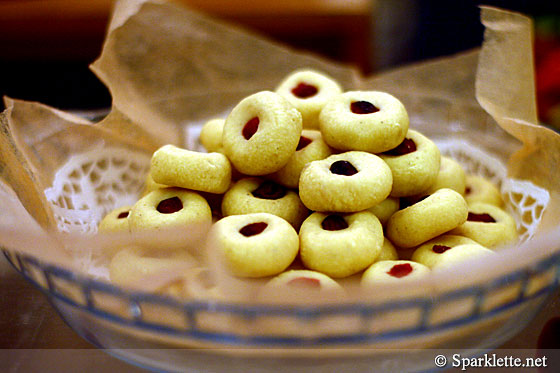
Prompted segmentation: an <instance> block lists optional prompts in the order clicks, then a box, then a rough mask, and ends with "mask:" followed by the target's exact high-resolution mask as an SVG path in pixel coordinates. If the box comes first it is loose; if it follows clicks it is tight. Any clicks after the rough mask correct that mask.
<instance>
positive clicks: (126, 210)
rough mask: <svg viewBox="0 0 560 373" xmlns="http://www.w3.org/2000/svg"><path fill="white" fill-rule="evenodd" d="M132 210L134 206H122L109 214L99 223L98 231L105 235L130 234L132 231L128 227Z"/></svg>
mask: <svg viewBox="0 0 560 373" xmlns="http://www.w3.org/2000/svg"><path fill="white" fill-rule="evenodd" d="M131 209H132V206H121V207H118V208H116V209H114V210H113V211H111V212H109V213H108V214H107V215H105V216H104V217H103V219H101V221H100V222H99V226H98V227H97V231H98V232H103V233H107V232H128V231H129V230H130V229H129V227H128V215H129V214H130V210H131Z"/></svg>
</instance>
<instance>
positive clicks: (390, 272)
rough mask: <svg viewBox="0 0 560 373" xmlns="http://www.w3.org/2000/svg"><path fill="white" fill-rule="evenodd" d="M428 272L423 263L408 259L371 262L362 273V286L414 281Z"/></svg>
mask: <svg viewBox="0 0 560 373" xmlns="http://www.w3.org/2000/svg"><path fill="white" fill-rule="evenodd" d="M428 273H430V269H429V268H428V267H426V266H425V265H423V264H420V263H416V262H412V261H408V260H384V261H381V262H376V263H373V264H372V265H371V266H370V267H369V268H368V269H366V270H365V272H364V274H363V275H362V281H361V285H362V286H371V285H376V284H382V283H394V282H399V281H414V280H415V279H419V278H422V277H424V276H426V275H427V274H428Z"/></svg>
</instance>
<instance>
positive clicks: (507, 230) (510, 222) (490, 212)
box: [450, 202, 517, 248]
mask: <svg viewBox="0 0 560 373" xmlns="http://www.w3.org/2000/svg"><path fill="white" fill-rule="evenodd" d="M450 233H451V234H457V235H461V236H465V237H469V238H471V239H473V240H475V241H476V242H478V243H479V244H481V245H482V246H485V247H488V248H494V247H496V246H500V245H506V244H508V243H512V242H513V241H515V240H516V239H517V228H516V223H515V220H514V219H513V217H512V216H511V215H510V214H508V213H507V212H505V211H504V210H502V209H500V208H499V207H496V206H494V205H491V204H488V203H482V202H474V203H471V204H470V205H469V213H468V217H467V221H466V222H464V223H463V224H461V225H459V226H458V227H457V228H455V229H453V230H452V231H451V232H450Z"/></svg>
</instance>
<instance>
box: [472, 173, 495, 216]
mask: <svg viewBox="0 0 560 373" xmlns="http://www.w3.org/2000/svg"><path fill="white" fill-rule="evenodd" d="M465 200H466V201H467V203H468V204H469V205H470V204H471V203H475V202H482V203H488V204H490V205H494V206H497V207H500V208H501V207H503V206H504V200H503V199H502V194H501V193H500V190H499V189H498V187H496V185H494V184H493V183H492V182H491V181H490V180H487V179H485V178H484V177H482V176H477V175H467V178H466V189H465Z"/></svg>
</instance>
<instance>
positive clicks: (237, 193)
mask: <svg viewBox="0 0 560 373" xmlns="http://www.w3.org/2000/svg"><path fill="white" fill-rule="evenodd" d="M255 212H267V213H269V214H273V215H276V216H279V217H281V218H282V219H284V220H286V221H287V222H288V223H290V224H292V225H293V226H294V228H296V229H299V226H300V225H301V223H302V222H303V220H304V219H305V218H306V217H307V216H308V215H309V211H308V210H307V207H305V206H304V205H303V203H302V202H301V200H300V199H299V196H298V194H297V193H296V192H295V191H293V190H289V189H287V188H285V187H284V186H282V185H280V184H277V183H275V182H273V181H268V180H264V179H260V178H256V177H252V178H245V179H241V180H239V181H238V182H236V183H235V184H234V185H233V186H232V187H231V188H230V189H229V190H228V191H227V192H226V194H224V198H223V199H222V215H223V216H229V215H242V214H251V213H255Z"/></svg>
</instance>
